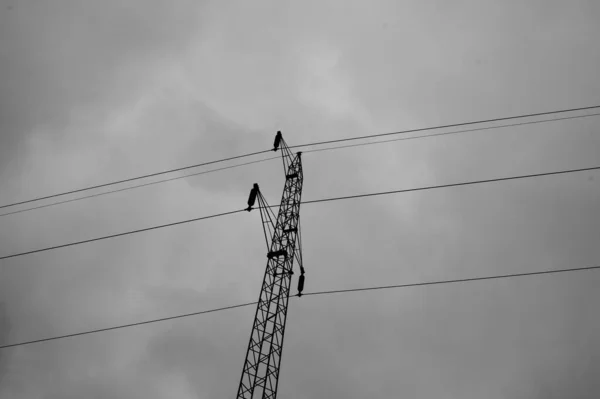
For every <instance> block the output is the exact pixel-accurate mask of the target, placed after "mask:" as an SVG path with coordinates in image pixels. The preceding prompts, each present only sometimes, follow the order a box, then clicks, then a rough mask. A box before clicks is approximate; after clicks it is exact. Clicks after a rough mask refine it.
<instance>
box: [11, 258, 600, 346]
mask: <svg viewBox="0 0 600 399" xmlns="http://www.w3.org/2000/svg"><path fill="white" fill-rule="evenodd" d="M596 269H600V266H590V267H578V268H572V269H556V270H544V271H539V272H529V273H514V274H503V275H496V276H484V277H473V278H464V279H456V280H438V281H429V282H424V283H410V284H398V285H385V286H375V287H364V288H351V289H344V290H332V291H317V292H309V293H305V294H302V296H309V295H311V296H315V295H332V294H340V293H350V292H361V291H375V290H383V289H392V288H409V287H422V286H428V285H442V284H455V283H464V282H473V281H484V280H495V279H507V278H514V277H525V276H535V275H544V274H559V273H567V272H576V271H584V270H596ZM294 296H297V295H294ZM256 304H257V302H248V303H243V304H240V305H234V306H227V307H223V308H217V309H211V310H205V311H201V312H195V313H186V314H181V315H177V316H170V317H163V318H160V319H153V320H147V321H142V322H137V323H131V324H124V325H119V326H113V327H107V328H100V329H97V330H90V331H84V332H79V333H74V334H67V335H60V336H56V337H51V338H44V339H37V340H33V341H23V342H18V343H14V344H8V345H2V346H0V349H5V348H12V347H15V346H25V345H31V344H35V343H40V342H47V341H55V340H59V339H63V338H70V337H77V336H81V335H89V334H96V333H100V332H105V331H111V330H118V329H124V328H129V327H135V326H140V325H144V324H152V323H158V322H162V321H167V320H174V319H181V318H185V317H191V316H198V315H202V314H207V313H216V312H220V311H224V310H229V309H235V308H241V307H245V306H251V305H256Z"/></svg>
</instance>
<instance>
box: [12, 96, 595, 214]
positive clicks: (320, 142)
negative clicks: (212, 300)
mask: <svg viewBox="0 0 600 399" xmlns="http://www.w3.org/2000/svg"><path fill="white" fill-rule="evenodd" d="M596 108H600V105H594V106H589V107H580V108H570V109H563V110H557V111H547V112H539V113H534V114H522V115H516V116H509V117H503V118H495V119H487V120H480V121H472V122H463V123H455V124H450V125H440V126H432V127H425V128H420V129H411V130H403V131H398V132H391V133H380V134H371V135H365V136H357V137H348V138H344V139H337V140H327V141H319V142H314V143H307V144H300V145H294V146H290V147H289V148H301V147H309V146H314V145H322V144H331V143H338V142H343V141H352V140H360V139H365V138H371V137H383V136H389V135H396V134H406V133H415V132H421V131H426V130H436V129H444V128H451V127H459V126H467V125H474V124H479V123H490V122H499V121H505V120H511V119H520V118H530V117H535V116H543V115H551V114H558V113H564V112H575V111H584V110H590V109H596ZM268 152H271V150H263V151H257V152H253V153H249V154H244V155H238V156H234V157H229V158H224V159H219V160H216V161H210V162H204V163H200V164H196V165H190V166H185V167H182V168H177V169H170V170H166V171H163V172H157V173H151V174H147V175H143V176H138V177H132V178H129V179H124V180H118V181H113V182H110V183H104V184H99V185H96V186H91V187H86V188H81V189H77V190H71V191H67V192H63V193H58V194H53V195H47V196H43V197H37V198H33V199H30V200H26V201H20V202H15V203H12V204H6V205H1V206H0V209H3V208H8V207H11V206H16V205H23V204H27V203H31V202H35V201H40V200H45V199H50V198H55V197H60V196H63V195H68V194H75V193H78V192H82V191H88V190H93V189H97V188H102V187H107V186H111V185H115V184H120V183H126V182H130V181H134V180H139V179H144V178H148V177H154V176H159V175H163V174H167V173H172V172H178V171H181V170H186V169H191V168H196V167H199V166H206V165H211V164H215V163H219V162H225V161H231V160H234V159H240V158H245V157H250V156H254V155H259V154H264V153H268Z"/></svg>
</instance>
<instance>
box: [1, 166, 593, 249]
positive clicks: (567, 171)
mask: <svg viewBox="0 0 600 399" xmlns="http://www.w3.org/2000/svg"><path fill="white" fill-rule="evenodd" d="M598 169H600V166H594V167H589V168H580V169H568V170H560V171H556V172H545V173H535V174H530V175H520V176H509V177H498V178H495V179H486V180H475V181H469V182H461V183H450V184H441V185H436V186H426V187H417V188H408V189H402V190H393V191H382V192H377V193H368V194H356V195H347V196H343V197H331V198H322V199H317V200H310V201H302V202H301V204H314V203H319V202H329V201H339V200H346V199H354V198H364V197H373V196H378V195H388V194H399V193H407V192H412V191H424V190H432V189H438V188H448V187H458V186H467V185H475V184H482V183H492V182H499V181H505V180H518V179H527V178H532V177H542V176H552V175H560V174H566V173H575V172H584V171H591V170H598ZM275 207H279V205H268V206H266V207H264V208H275ZM259 208H260V206H259ZM245 211H246V209H239V210H236V211H229V212H224V213H219V214H215V215H210V216H203V217H200V218H195V219H188V220H183V221H180V222H175V223H168V224H163V225H159V226H153V227H147V228H145V229H140V230H133V231H128V232H125V233H119V234H113V235H109V236H104V237H98V238H92V239H89V240H84V241H77V242H72V243H69V244H63V245H57V246H54V247H48V248H42V249H36V250H33V251H28V252H21V253H17V254H13V255H7V256H3V257H0V260H3V259H9V258H15V257H17V256H23V255H29V254H34V253H38V252H45V251H50V250H54V249H59V248H65V247H71V246H74V245H79V244H86V243H89V242H94V241H101V240H106V239H109V238H115V237H121V236H125V235H130V234H136V233H141V232H144V231H149V230H156V229H161V228H164V227H171V226H175V225H179V224H184V223H190V222H195V221H198V220H204V219H210V218H215V217H219V216H226V215H231V214H234V213H240V212H245Z"/></svg>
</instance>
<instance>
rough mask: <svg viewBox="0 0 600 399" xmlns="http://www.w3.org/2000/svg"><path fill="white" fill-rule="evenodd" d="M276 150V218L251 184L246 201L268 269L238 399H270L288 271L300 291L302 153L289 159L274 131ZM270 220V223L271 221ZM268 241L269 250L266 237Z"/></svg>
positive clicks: (276, 373)
mask: <svg viewBox="0 0 600 399" xmlns="http://www.w3.org/2000/svg"><path fill="white" fill-rule="evenodd" d="M278 148H280V149H281V156H282V159H283V167H284V171H285V186H284V188H283V195H282V197H281V205H280V206H279V213H278V215H277V217H276V218H275V215H274V214H273V212H272V211H271V208H270V207H269V205H268V204H267V202H266V200H265V198H264V197H263V195H262V194H261V192H260V190H259V187H258V184H254V187H253V188H252V191H251V192H250V197H249V198H248V208H247V210H248V211H251V210H252V209H253V208H252V206H253V205H254V204H255V202H256V200H258V205H259V206H258V207H259V210H260V216H261V220H262V224H263V230H264V233H265V240H266V241H267V248H268V253H267V259H268V260H267V268H266V270H265V277H264V280H263V283H262V288H261V290H260V296H259V299H258V305H257V307H256V316H255V317H254V323H253V325H252V334H251V335H250V343H249V344H248V351H247V352H246V361H245V362H244V368H243V370H242V378H241V380H240V386H239V388H238V393H237V398H238V399H258V398H262V399H275V398H276V397H277V385H278V381H279V366H280V365H281V354H282V350H283V336H284V333H285V322H286V317H287V309H288V300H289V296H290V285H291V281H292V275H293V274H294V273H293V271H292V266H293V264H294V259H296V260H297V261H298V265H299V267H300V278H299V279H298V296H300V295H301V294H302V289H303V288H304V268H303V266H302V245H301V239H300V197H301V194H302V160H301V157H300V156H301V153H300V152H298V153H297V154H296V155H294V154H292V152H291V151H290V149H289V147H288V146H287V145H286V143H285V141H284V140H283V138H282V136H281V132H277V136H275V143H274V148H273V151H277V149H278ZM274 220H275V223H274V222H273V221H274ZM269 236H270V237H271V244H270V245H269V242H268V237H269Z"/></svg>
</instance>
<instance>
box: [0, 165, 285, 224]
mask: <svg viewBox="0 0 600 399" xmlns="http://www.w3.org/2000/svg"><path fill="white" fill-rule="evenodd" d="M273 159H279V157H271V158H265V159H259V160H258V161H252V162H245V163H241V164H237V165H233V166H226V167H223V168H218V169H212V170H206V171H203V172H198V173H191V174H188V175H184V176H177V177H172V178H170V179H163V180H157V181H154V182H150V183H145V184H139V185H137V186H131V187H125V188H120V189H117V190H112V191H106V192H103V193H99V194H92V195H86V196H84V197H80V198H75V199H70V200H65V201H59V202H53V203H51V204H46V205H40V206H36V207H33V208H27V209H21V210H18V211H14V212H7V213H2V214H0V217H2V216H8V215H14V214H15V213H22V212H29V211H33V210H36V209H42V208H48V207H51V206H56V205H61V204H67V203H69V202H75V201H81V200H84V199H88V198H94V197H100V196H103V195H108V194H113V193H119V192H121V191H128V190H133V189H136V188H141V187H146V186H151V185H154V184H159V183H166V182H170V181H173V180H179V179H185V178H186V177H192V176H198V175H204V174H207V173H213V172H219V171H221V170H226V169H233V168H239V167H240V166H246V165H251V164H255V163H259V162H266V161H271V160H273Z"/></svg>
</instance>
